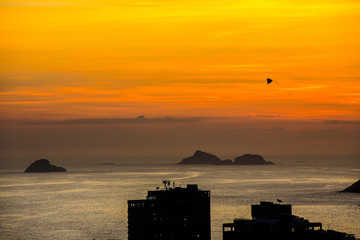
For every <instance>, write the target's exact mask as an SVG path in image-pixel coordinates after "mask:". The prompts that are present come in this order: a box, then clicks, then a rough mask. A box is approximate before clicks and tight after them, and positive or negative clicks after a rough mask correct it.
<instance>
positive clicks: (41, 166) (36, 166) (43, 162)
mask: <svg viewBox="0 0 360 240" xmlns="http://www.w3.org/2000/svg"><path fill="white" fill-rule="evenodd" d="M66 171H67V170H66V169H65V168H62V167H57V166H55V165H51V164H50V162H49V160H47V159H40V160H37V161H35V162H33V163H32V164H31V165H30V166H29V167H28V168H27V169H26V170H25V171H24V172H25V173H35V172H36V173H40V172H41V173H43V172H66Z"/></svg>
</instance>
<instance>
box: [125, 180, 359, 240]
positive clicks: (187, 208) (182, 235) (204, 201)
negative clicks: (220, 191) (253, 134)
mask: <svg viewBox="0 0 360 240" xmlns="http://www.w3.org/2000/svg"><path fill="white" fill-rule="evenodd" d="M163 184H164V187H163V188H160V187H157V188H156V190H153V191H148V194H147V196H146V198H145V199H142V200H128V240H164V239H166V240H195V239H196V240H210V239H211V236H210V229H211V228H210V225H211V216H210V212H211V210H210V191H209V190H200V189H199V188H198V185H196V184H188V185H187V187H186V188H182V187H176V186H175V182H171V181H170V180H164V181H163ZM277 201H278V202H279V203H280V204H278V203H276V204H275V203H272V202H260V204H259V205H252V206H251V216H252V219H235V220H234V221H233V222H232V223H224V224H223V240H272V239H274V240H356V239H355V236H354V235H352V234H347V233H343V232H337V231H334V230H323V228H322V224H321V223H320V222H310V221H308V220H306V219H304V218H301V217H298V216H295V215H293V214H292V206H291V205H290V204H283V203H282V201H281V200H280V199H278V200H277Z"/></svg>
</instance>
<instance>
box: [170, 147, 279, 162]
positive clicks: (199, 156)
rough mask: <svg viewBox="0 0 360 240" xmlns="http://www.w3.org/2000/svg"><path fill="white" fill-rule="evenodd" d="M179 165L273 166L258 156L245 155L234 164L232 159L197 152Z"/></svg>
mask: <svg viewBox="0 0 360 240" xmlns="http://www.w3.org/2000/svg"><path fill="white" fill-rule="evenodd" d="M177 164H210V165H265V164H273V163H272V162H269V161H265V159H264V158H263V157H262V156H260V155H258V154H244V155H242V156H239V157H236V158H235V159H234V162H233V161H232V160H231V159H226V160H221V159H220V158H219V157H217V156H216V155H214V154H210V153H207V152H203V151H200V150H197V151H196V152H195V153H194V155H193V156H191V157H187V158H184V159H183V160H182V161H181V162H179V163H177Z"/></svg>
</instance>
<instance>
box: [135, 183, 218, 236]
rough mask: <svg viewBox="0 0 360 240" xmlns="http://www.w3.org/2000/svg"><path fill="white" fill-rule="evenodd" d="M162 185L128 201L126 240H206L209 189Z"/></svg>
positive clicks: (195, 186) (207, 234)
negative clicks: (145, 195) (140, 197)
mask: <svg viewBox="0 0 360 240" xmlns="http://www.w3.org/2000/svg"><path fill="white" fill-rule="evenodd" d="M164 185H165V187H164V189H162V190H159V188H157V190H156V191H148V195H147V197H146V199H143V200H129V201H128V240H152V239H164V240H210V234H211V233H210V191H202V190H199V189H198V186H197V185H187V187H186V188H181V187H170V181H166V180H165V181H164Z"/></svg>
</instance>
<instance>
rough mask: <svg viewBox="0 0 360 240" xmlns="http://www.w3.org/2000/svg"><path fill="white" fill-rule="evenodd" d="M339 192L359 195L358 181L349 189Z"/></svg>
mask: <svg viewBox="0 0 360 240" xmlns="http://www.w3.org/2000/svg"><path fill="white" fill-rule="evenodd" d="M341 192H351V193H360V179H359V180H358V181H357V182H355V183H354V184H352V185H351V186H350V187H348V188H346V189H344V190H342V191H341Z"/></svg>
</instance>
